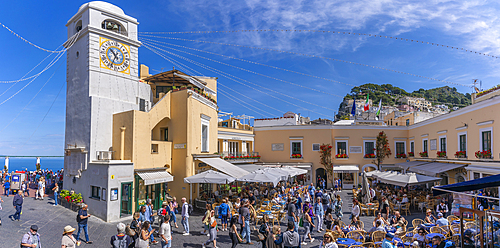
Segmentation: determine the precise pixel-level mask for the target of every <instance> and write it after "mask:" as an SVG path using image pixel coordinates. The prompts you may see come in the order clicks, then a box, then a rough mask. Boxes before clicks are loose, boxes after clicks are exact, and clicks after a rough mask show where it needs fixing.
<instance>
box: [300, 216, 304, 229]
mask: <svg viewBox="0 0 500 248" xmlns="http://www.w3.org/2000/svg"><path fill="white" fill-rule="evenodd" d="M299 226H300V227H304V218H303V217H301V218H300V220H299Z"/></svg>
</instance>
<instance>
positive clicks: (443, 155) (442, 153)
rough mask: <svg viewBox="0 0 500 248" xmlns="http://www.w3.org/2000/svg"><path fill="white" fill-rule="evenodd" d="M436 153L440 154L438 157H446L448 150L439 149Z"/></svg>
mask: <svg viewBox="0 0 500 248" xmlns="http://www.w3.org/2000/svg"><path fill="white" fill-rule="evenodd" d="M436 155H437V156H438V158H444V157H446V151H437V152H436Z"/></svg>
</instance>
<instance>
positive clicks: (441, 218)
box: [436, 213, 449, 226]
mask: <svg viewBox="0 0 500 248" xmlns="http://www.w3.org/2000/svg"><path fill="white" fill-rule="evenodd" d="M437 217H438V220H436V225H438V226H448V225H449V222H448V220H447V219H445V218H444V216H443V214H442V213H439V214H438V216H437Z"/></svg>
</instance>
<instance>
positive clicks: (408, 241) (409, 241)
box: [401, 236, 413, 248]
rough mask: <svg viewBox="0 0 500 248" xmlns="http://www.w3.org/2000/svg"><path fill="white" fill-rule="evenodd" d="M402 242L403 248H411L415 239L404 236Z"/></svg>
mask: <svg viewBox="0 0 500 248" xmlns="http://www.w3.org/2000/svg"><path fill="white" fill-rule="evenodd" d="M401 240H402V241H403V247H405V248H406V247H411V244H412V243H413V237H408V236H404V237H403V238H401Z"/></svg>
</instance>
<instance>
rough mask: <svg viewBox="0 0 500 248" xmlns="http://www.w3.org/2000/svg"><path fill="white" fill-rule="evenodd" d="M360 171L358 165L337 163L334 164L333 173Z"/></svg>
mask: <svg viewBox="0 0 500 248" xmlns="http://www.w3.org/2000/svg"><path fill="white" fill-rule="evenodd" d="M352 172H359V168H358V166H357V165H337V166H333V173H352Z"/></svg>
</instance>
